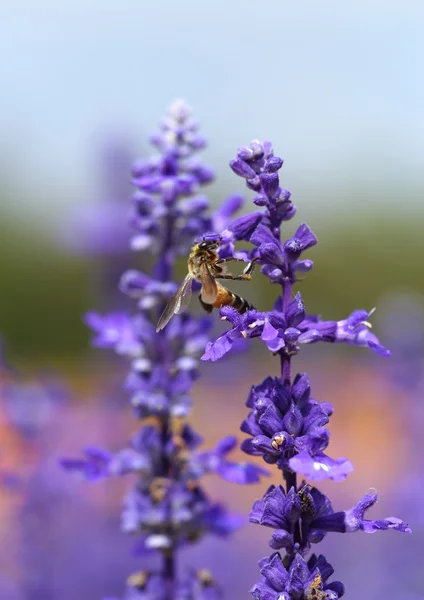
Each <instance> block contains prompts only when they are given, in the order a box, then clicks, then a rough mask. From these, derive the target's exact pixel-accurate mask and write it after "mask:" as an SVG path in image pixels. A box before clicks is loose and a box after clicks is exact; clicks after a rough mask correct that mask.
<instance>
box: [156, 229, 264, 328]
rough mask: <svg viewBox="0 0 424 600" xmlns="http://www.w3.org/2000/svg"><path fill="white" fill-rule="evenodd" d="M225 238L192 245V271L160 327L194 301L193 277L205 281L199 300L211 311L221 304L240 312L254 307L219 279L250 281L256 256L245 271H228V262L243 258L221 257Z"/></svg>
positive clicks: (165, 311) (182, 283) (169, 303)
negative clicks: (221, 247) (192, 295)
mask: <svg viewBox="0 0 424 600" xmlns="http://www.w3.org/2000/svg"><path fill="white" fill-rule="evenodd" d="M220 243H221V240H216V239H215V240H203V241H202V242H200V243H199V244H196V245H195V246H193V248H192V249H191V252H190V255H189V257H188V261H187V266H188V273H187V275H186V276H185V278H184V279H183V281H182V282H181V284H180V286H179V287H178V289H177V291H176V292H175V294H174V295H173V296H172V298H171V299H170V301H169V302H168V304H167V305H166V307H165V310H164V311H163V313H162V315H161V317H160V319H159V321H158V324H157V327H156V331H160V330H161V329H163V328H164V327H165V326H166V325H167V324H168V323H169V321H170V320H171V319H172V317H173V316H174V315H178V314H180V313H182V312H183V311H184V310H185V309H186V308H187V306H188V305H189V303H190V299H191V288H192V284H193V281H199V282H200V283H201V284H202V289H201V291H200V295H199V300H200V303H201V305H202V307H203V308H204V309H205V310H206V311H207V312H212V310H213V309H214V308H220V307H221V306H233V307H234V308H235V309H236V310H238V312H239V313H244V312H246V311H247V310H249V309H251V308H253V307H252V305H251V304H249V302H247V300H244V298H242V297H241V296H238V295H237V294H234V293H233V292H230V290H228V289H227V288H226V287H224V286H223V285H221V284H220V283H219V281H217V280H218V279H232V280H233V281H246V280H247V281H248V280H250V279H251V277H252V273H253V271H254V268H255V266H256V263H255V259H254V260H251V261H250V262H249V263H248V264H247V266H246V268H245V269H244V271H243V273H242V274H241V275H232V274H231V273H227V272H226V263H227V262H230V261H240V260H241V259H239V258H234V257H229V258H219V255H218V248H219V245H220Z"/></svg>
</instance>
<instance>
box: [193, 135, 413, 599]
mask: <svg viewBox="0 0 424 600" xmlns="http://www.w3.org/2000/svg"><path fill="white" fill-rule="evenodd" d="M282 164H283V161H282V159H281V158H279V157H276V156H274V154H273V151H272V147H271V144H270V143H269V142H263V143H261V142H258V141H254V142H252V144H251V145H250V146H249V147H242V148H239V150H238V151H237V156H236V158H234V160H232V161H231V162H230V166H231V168H232V170H233V171H234V172H235V174H236V175H238V176H240V177H242V178H244V179H245V180H246V184H247V187H248V188H249V189H251V190H253V191H254V192H255V194H256V195H255V196H254V198H253V202H254V204H255V205H256V206H259V207H262V209H263V210H262V212H254V213H253V215H252V216H254V222H255V223H256V226H255V228H254V229H253V230H251V231H250V232H249V233H247V235H245V236H244V237H243V238H239V239H245V240H247V241H249V242H251V244H253V246H254V248H253V250H239V251H238V253H239V254H241V255H242V256H244V257H245V259H247V260H251V259H253V258H254V259H255V260H256V261H258V263H259V264H260V265H261V272H262V273H263V275H265V276H266V277H268V279H270V281H271V282H272V283H276V284H280V285H281V290H282V291H281V295H280V296H279V297H278V298H277V299H276V301H275V304H274V306H273V308H272V309H271V310H268V311H258V310H249V311H247V312H245V313H244V314H242V315H241V314H239V313H238V312H237V311H236V310H234V308H232V307H227V306H225V307H223V308H221V310H220V312H221V317H222V318H223V319H224V320H225V321H227V322H228V324H229V325H230V326H231V327H230V328H229V329H228V330H227V331H226V332H225V333H223V334H222V335H221V336H220V337H219V338H218V339H216V340H215V341H213V342H210V343H209V344H208V345H207V346H206V351H205V353H204V355H203V356H202V360H212V361H215V360H219V359H221V358H222V357H223V356H224V355H225V354H227V353H228V352H229V351H230V350H231V349H232V347H233V345H234V342H235V340H236V339H237V338H244V339H251V338H259V339H260V340H261V341H262V342H263V343H264V344H265V345H266V346H267V348H268V349H269V351H270V352H271V353H272V354H273V355H277V356H278V357H279V360H280V367H281V372H280V376H278V377H267V378H266V379H265V380H264V381H263V382H262V383H259V384H257V385H254V386H252V388H251V390H250V393H249V396H248V398H247V402H246V405H247V407H248V409H249V414H248V415H247V417H246V419H245V420H244V421H243V423H242V425H241V430H242V431H243V432H244V433H246V434H247V435H248V436H249V437H248V438H247V439H246V440H244V442H243V444H242V449H243V450H244V451H245V452H246V453H247V454H251V455H254V456H261V457H262V458H263V460H264V461H265V462H266V463H267V464H275V465H276V467H277V468H278V469H280V471H281V473H282V477H283V481H284V486H283V485H280V486H277V487H275V486H271V487H270V488H269V489H268V491H267V492H266V493H265V495H264V496H263V497H262V499H260V500H258V501H257V502H255V504H254V506H253V509H252V511H251V513H250V521H251V522H253V523H257V524H260V525H265V526H267V527H270V528H272V529H273V533H272V535H271V540H270V546H271V548H273V549H274V550H279V551H283V554H280V553H279V552H274V553H273V554H271V556H269V557H266V558H264V559H263V560H261V561H260V563H259V566H260V571H261V579H260V581H259V582H258V583H257V584H256V585H255V586H254V587H253V588H252V590H251V594H252V596H253V597H254V598H255V599H256V600H292V599H293V600H312V598H316V599H320V600H324V599H326V600H330V599H331V600H336V599H337V598H341V597H342V596H343V594H344V587H343V585H342V584H341V583H340V582H338V581H333V582H329V578H330V577H331V575H332V574H333V568H332V567H331V565H330V564H329V563H328V562H327V561H326V559H325V558H324V557H323V556H322V555H320V556H318V557H317V556H316V555H314V554H312V555H310V556H309V558H307V555H308V553H309V552H310V549H311V546H312V544H317V543H319V542H321V541H322V539H323V538H324V537H325V535H326V534H327V532H340V533H347V532H354V531H358V530H362V531H365V532H367V533H373V532H375V531H377V530H388V529H394V530H397V531H401V532H405V533H410V531H411V530H410V528H409V527H408V525H407V524H406V523H404V522H403V521H402V520H400V519H397V518H395V517H389V518H385V519H377V520H368V519H365V512H366V510H367V509H368V508H370V507H371V506H372V505H373V504H375V502H376V500H377V496H376V494H374V493H369V494H366V495H365V496H364V497H363V498H362V499H361V500H360V501H359V502H358V504H357V505H356V506H355V507H354V508H352V509H350V510H347V511H343V512H334V511H333V508H332V505H331V501H330V499H329V498H328V497H327V496H325V495H324V494H322V493H321V492H320V491H319V490H318V489H317V488H316V487H313V486H312V485H311V484H309V483H307V482H306V481H305V480H303V479H302V480H301V481H300V482H299V481H298V478H297V475H301V476H302V478H306V479H307V480H310V481H313V482H319V481H321V480H323V479H332V480H334V481H342V480H343V479H345V478H346V476H347V475H348V474H349V472H350V471H352V469H353V466H352V464H351V462H350V461H349V460H348V459H347V458H344V457H340V458H335V459H334V458H331V457H330V456H328V455H327V453H326V449H327V446H328V444H329V441H330V434H329V431H328V429H327V428H326V426H327V423H328V422H329V419H330V416H331V415H332V413H333V407H332V406H331V404H329V403H328V402H319V401H318V400H316V399H315V398H313V396H312V394H311V383H310V381H309V378H308V376H307V375H306V374H305V373H298V374H297V375H293V373H292V359H293V357H294V356H296V354H297V353H298V352H299V351H300V349H301V346H302V344H311V343H317V342H327V343H328V342H329V343H345V344H350V345H354V346H361V347H365V348H369V349H370V350H372V351H373V352H375V353H377V354H379V355H381V356H389V355H390V352H389V351H388V350H387V349H386V348H384V346H383V345H382V344H381V343H380V341H379V340H378V338H377V337H376V336H375V335H374V334H373V333H371V332H370V323H369V317H370V315H371V313H372V311H371V312H367V311H365V310H356V311H354V312H352V314H351V315H350V316H349V317H348V318H347V319H343V320H340V321H323V320H322V319H321V318H320V317H317V316H315V315H308V314H307V312H306V306H305V303H304V301H303V298H302V296H301V295H300V293H299V292H298V293H297V294H296V295H295V296H294V297H293V292H292V290H293V286H294V285H295V284H296V283H297V281H298V273H305V272H308V271H309V270H311V269H312V267H313V262H312V261H311V260H310V259H309V258H305V257H304V253H305V252H306V251H307V250H309V249H310V248H311V247H313V246H314V245H315V244H316V243H317V238H316V236H315V235H314V233H313V232H312V231H311V229H310V228H309V227H308V226H307V225H306V224H305V223H302V224H301V225H300V226H299V227H298V229H297V230H296V232H295V234H294V235H293V236H292V237H290V238H288V239H286V240H285V241H282V239H281V226H282V223H283V222H284V221H287V220H289V219H291V218H292V217H293V216H294V214H295V207H294V206H293V204H292V202H291V196H290V192H288V191H287V190H285V189H284V188H282V187H281V185H280V179H279V173H278V172H279V170H280V169H281V167H282ZM246 220H247V221H248V217H246ZM252 222H253V220H252ZM236 226H237V222H236ZM234 229H235V225H234V224H233V225H232V224H231V223H230V224H229V225H228V226H227V228H226V230H225V231H224V232H223V234H222V238H223V240H225V239H227V237H228V232H231V231H232V230H234ZM232 242H233V240H231V239H230V244H229V246H228V248H227V252H230V251H231V250H232V251H233V252H234V247H233V246H231V243H232ZM230 255H231V254H230Z"/></svg>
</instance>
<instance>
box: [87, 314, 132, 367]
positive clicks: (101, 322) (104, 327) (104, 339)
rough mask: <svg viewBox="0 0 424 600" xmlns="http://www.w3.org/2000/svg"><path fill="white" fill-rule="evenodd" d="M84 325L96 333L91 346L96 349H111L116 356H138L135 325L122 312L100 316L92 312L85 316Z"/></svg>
mask: <svg viewBox="0 0 424 600" xmlns="http://www.w3.org/2000/svg"><path fill="white" fill-rule="evenodd" d="M85 322H86V324H87V325H88V326H89V327H90V328H91V329H92V330H93V331H94V332H95V333H96V336H95V337H94V338H93V341H92V344H93V346H95V347H97V348H113V349H114V350H115V352H116V353H117V354H126V355H129V356H138V355H139V354H140V353H141V350H142V346H141V343H140V341H139V340H138V339H137V333H136V327H135V325H136V323H135V320H134V319H133V318H131V317H130V316H129V315H128V314H126V313H123V312H112V313H108V314H106V315H100V314H99V313H96V312H94V311H91V312H88V313H87V314H86V315H85Z"/></svg>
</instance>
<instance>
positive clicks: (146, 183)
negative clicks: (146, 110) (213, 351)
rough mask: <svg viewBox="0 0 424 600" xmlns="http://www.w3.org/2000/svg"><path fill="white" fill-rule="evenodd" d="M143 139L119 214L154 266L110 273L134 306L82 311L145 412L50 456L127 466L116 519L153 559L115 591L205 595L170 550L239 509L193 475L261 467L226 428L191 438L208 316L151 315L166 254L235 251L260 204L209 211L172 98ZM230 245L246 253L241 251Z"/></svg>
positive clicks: (235, 478) (192, 144) (107, 473)
mask: <svg viewBox="0 0 424 600" xmlns="http://www.w3.org/2000/svg"><path fill="white" fill-rule="evenodd" d="M151 141H152V143H153V145H154V146H155V147H156V148H157V149H158V150H159V153H158V155H156V156H153V157H150V158H147V159H146V158H144V159H142V160H138V161H136V163H135V164H134V165H133V169H132V182H133V185H134V186H135V187H136V191H135V193H134V196H133V206H132V210H131V214H130V216H129V219H130V224H131V227H132V229H133V232H134V235H133V237H132V239H131V247H132V249H133V250H137V251H143V252H146V253H149V254H150V257H153V268H152V270H151V272H149V273H145V272H142V271H139V270H135V269H131V270H128V271H126V272H125V273H124V274H123V275H122V277H121V280H120V284H119V287H120V290H121V291H122V292H124V293H125V294H126V295H127V296H129V297H130V298H132V299H134V300H136V301H137V310H136V312H135V314H134V315H129V314H127V313H124V312H113V313H107V314H105V315H100V314H98V313H95V312H89V313H87V315H86V317H85V321H86V323H87V325H88V326H89V327H90V328H91V329H92V330H93V332H94V338H93V341H92V344H93V345H94V346H96V347H101V348H106V349H113V350H114V351H115V353H116V354H119V355H125V356H127V357H128V358H129V359H130V364H129V371H128V374H127V377H126V380H125V383H124V388H125V390H126V391H127V393H128V395H129V401H130V404H131V406H132V408H133V411H134V413H135V416H136V417H137V418H138V419H142V420H146V421H145V422H143V423H142V424H141V428H140V430H139V431H138V432H137V433H136V434H135V435H134V436H133V437H132V439H131V440H130V441H129V443H128V444H127V445H126V446H124V447H123V448H121V449H120V450H118V451H115V452H110V451H108V450H105V449H103V448H99V447H97V446H94V445H93V446H89V447H88V448H86V449H85V451H84V456H83V457H82V458H77V459H73V458H72V459H69V458H67V459H63V460H62V461H61V464H62V466H63V467H64V468H65V469H66V470H68V471H71V472H75V473H77V474H79V475H80V476H82V477H83V478H84V479H86V480H89V481H95V480H100V479H104V478H111V477H115V476H117V475H119V476H124V475H127V474H131V475H133V477H132V481H133V485H132V487H130V489H129V491H128V493H127V494H126V496H125V500H124V504H123V509H122V513H121V522H122V529H123V531H124V532H127V533H132V534H136V535H137V537H138V542H137V546H136V551H137V552H138V553H140V554H143V553H144V552H145V551H146V550H148V551H151V552H155V553H156V554H158V555H159V557H160V559H161V561H160V565H161V566H160V568H158V569H157V570H156V571H155V572H153V573H152V572H143V574H142V576H140V577H139V578H138V579H137V578H135V579H134V580H133V579H131V582H130V584H129V586H128V588H127V592H126V596H125V598H126V600H130V599H131V600H135V599H138V598H143V599H148V598H151V599H153V598H154V599H155V600H158V599H159V600H160V598H164V599H165V598H170V597H171V596H172V597H173V598H174V597H175V598H180V599H181V600H215V599H216V598H217V597H218V595H217V594H218V588H217V586H216V585H215V584H214V582H213V580H212V579H211V578H210V577H205V575H204V574H203V575H200V574H199V572H197V573H196V572H194V571H191V572H190V574H189V575H186V577H185V578H182V579H181V578H179V577H178V576H177V571H176V569H175V568H174V563H175V561H176V556H177V553H178V551H179V548H180V547H181V546H182V545H186V544H192V543H194V542H196V541H198V540H200V539H201V538H202V537H203V536H204V535H206V534H209V533H213V534H217V535H220V536H227V535H229V534H231V533H232V532H233V531H235V530H236V529H238V528H239V527H240V525H241V524H242V522H243V521H244V519H242V518H241V517H240V516H239V515H237V514H236V515H231V514H229V513H228V512H227V511H226V510H225V508H224V507H223V506H222V505H221V504H220V503H215V502H212V501H211V500H210V499H209V497H208V495H207V494H206V492H205V491H204V490H203V489H202V487H201V484H200V478H201V477H202V476H203V475H205V474H206V473H209V472H214V473H217V474H219V475H220V476H221V477H223V478H224V479H226V480H227V481H232V482H236V483H239V484H245V483H254V482H257V481H259V478H260V476H261V475H264V474H265V473H266V471H265V470H264V469H262V468H260V467H257V466H254V465H251V464H249V463H245V462H243V463H237V462H235V461H231V460H229V459H228V457H227V455H228V454H229V453H230V452H231V450H232V449H233V448H234V446H235V444H236V440H235V438H234V437H232V436H230V437H227V438H224V440H222V441H221V442H220V443H219V444H218V445H217V446H216V447H215V448H214V449H213V450H203V451H199V450H198V446H199V445H200V444H201V442H202V439H201V437H200V436H199V435H198V434H197V433H196V432H195V431H194V430H193V429H192V428H191V427H190V425H189V423H188V422H187V419H188V416H189V414H190V410H191V405H192V399H191V396H190V394H191V388H192V386H193V382H194V380H195V379H196V378H197V376H198V374H199V373H198V364H199V356H200V355H201V354H202V353H203V352H204V348H205V345H206V343H207V342H208V341H209V331H210V328H211V318H210V316H206V315H205V316H203V317H200V318H195V317H193V316H191V315H190V314H188V313H184V314H182V315H176V316H175V318H173V319H172V320H171V322H170V323H169V324H168V325H167V327H166V328H165V329H164V330H163V331H161V332H160V334H157V333H156V323H157V321H158V319H159V317H160V314H161V312H162V310H163V308H164V306H165V305H166V303H167V302H168V300H169V299H170V298H171V296H172V295H173V294H174V293H175V291H176V288H177V284H176V282H175V263H176V260H177V258H179V257H180V256H184V257H187V255H188V253H189V251H190V248H191V247H192V246H193V244H194V243H195V241H196V240H199V239H202V238H204V237H205V235H212V236H214V238H215V239H220V242H221V243H220V252H221V253H222V254H221V256H224V255H226V256H231V257H232V256H234V244H235V242H237V241H239V240H248V239H249V238H250V236H251V235H252V234H253V232H254V231H255V229H256V228H257V226H258V225H259V223H260V222H261V220H262V213H259V212H257V213H255V214H253V215H247V216H243V217H239V218H238V219H235V221H232V219H233V217H234V214H235V213H236V211H237V210H238V209H239V208H240V206H241V203H242V199H241V198H240V196H230V197H229V198H227V200H225V201H224V203H223V204H222V205H221V207H220V208H218V210H217V211H216V213H215V214H210V213H209V200H208V198H207V197H206V196H204V195H203V193H201V192H202V188H203V186H204V185H206V184H208V183H209V182H210V181H212V179H213V178H214V174H213V171H212V169H210V168H209V167H208V166H206V165H204V164H203V163H202V162H200V161H199V160H198V159H197V158H196V157H195V153H196V152H197V150H199V149H200V148H202V147H203V146H204V145H205V140H204V138H203V137H202V136H200V135H199V133H198V124H197V122H196V121H195V120H194V119H193V118H192V117H191V110H190V109H189V107H188V106H187V105H186V104H185V103H183V102H182V101H176V102H175V103H174V104H173V105H172V106H171V108H170V109H169V114H168V116H167V117H166V118H165V119H163V121H162V123H161V127H160V131H159V132H158V133H156V134H154V135H153V136H152V138H151ZM220 231H223V233H222V234H220V233H219V232H220ZM225 253H227V254H225ZM240 257H241V258H244V259H246V260H250V256H249V253H248V252H243V253H241V256H240ZM193 287H194V288H195V287H196V284H194V286H193Z"/></svg>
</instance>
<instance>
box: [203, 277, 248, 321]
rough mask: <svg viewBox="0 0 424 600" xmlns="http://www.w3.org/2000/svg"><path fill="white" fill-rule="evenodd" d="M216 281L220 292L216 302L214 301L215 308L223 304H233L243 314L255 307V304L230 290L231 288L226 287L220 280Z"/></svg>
mask: <svg viewBox="0 0 424 600" xmlns="http://www.w3.org/2000/svg"><path fill="white" fill-rule="evenodd" d="M216 283H217V286H218V294H217V296H216V299H215V302H213V303H212V306H213V307H214V308H221V306H232V307H234V308H235V309H236V310H237V311H238V312H239V313H241V314H243V313H245V312H246V311H248V310H251V309H252V308H253V306H252V305H251V304H250V303H249V302H248V301H247V300H245V299H244V298H242V297H241V296H239V295H238V294H234V293H233V292H230V290H228V289H227V288H225V287H224V286H223V285H221V284H220V283H219V282H216Z"/></svg>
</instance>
